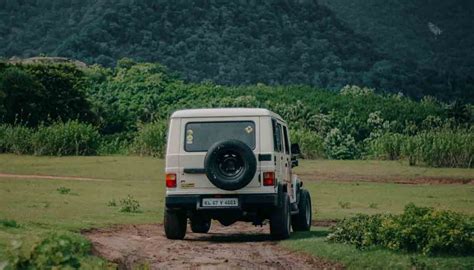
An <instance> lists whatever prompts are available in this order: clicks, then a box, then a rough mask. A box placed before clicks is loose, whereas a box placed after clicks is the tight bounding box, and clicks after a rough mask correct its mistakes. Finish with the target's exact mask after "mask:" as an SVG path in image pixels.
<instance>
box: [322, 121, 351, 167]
mask: <svg viewBox="0 0 474 270" xmlns="http://www.w3.org/2000/svg"><path fill="white" fill-rule="evenodd" d="M324 150H325V152H326V155H327V157H329V158H331V159H354V158H356V157H357V156H358V150H357V146H356V142H355V140H354V138H353V137H352V136H351V135H348V134H342V132H341V131H340V130H339V129H338V128H333V129H332V130H331V131H330V132H329V133H328V134H327V136H326V138H325V139H324Z"/></svg>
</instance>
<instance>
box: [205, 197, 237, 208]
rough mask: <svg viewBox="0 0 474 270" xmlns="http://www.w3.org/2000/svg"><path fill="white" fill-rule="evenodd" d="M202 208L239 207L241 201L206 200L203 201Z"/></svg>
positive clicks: (228, 199) (224, 199)
mask: <svg viewBox="0 0 474 270" xmlns="http://www.w3.org/2000/svg"><path fill="white" fill-rule="evenodd" d="M201 206H202V207H206V208H225V207H239V199H237V198H204V199H202V204H201Z"/></svg>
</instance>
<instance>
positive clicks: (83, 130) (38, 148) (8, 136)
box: [0, 121, 100, 156]
mask: <svg viewBox="0 0 474 270" xmlns="http://www.w3.org/2000/svg"><path fill="white" fill-rule="evenodd" d="M99 138H100V135H99V132H98V131H97V130H96V128H94V127H93V126H92V125H89V124H84V123H80V122H78V121H68V122H65V123H63V122H57V123H55V124H53V125H51V126H39V127H38V128H37V129H32V128H27V127H24V126H10V125H1V126H0V150H1V151H2V152H8V153H15V154H35V155H56V156H61V155H93V154H96V152H97V148H98V146H99V145H98V143H99Z"/></svg>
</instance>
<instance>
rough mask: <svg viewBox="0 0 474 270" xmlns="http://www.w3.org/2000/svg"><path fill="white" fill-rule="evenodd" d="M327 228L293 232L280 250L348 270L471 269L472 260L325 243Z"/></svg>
mask: <svg viewBox="0 0 474 270" xmlns="http://www.w3.org/2000/svg"><path fill="white" fill-rule="evenodd" d="M328 233H329V231H328V229H327V228H314V229H313V230H312V231H311V232H301V233H293V234H292V236H291V239H289V240H285V241H283V242H282V243H281V244H282V245H283V246H284V247H287V248H290V249H293V250H297V251H302V252H305V253H308V254H311V255H316V256H319V257H323V258H326V259H329V260H332V261H337V262H341V263H342V264H343V265H344V266H346V267H347V268H348V269H414V268H415V267H416V269H473V268H474V257H473V256H470V257H428V256H424V255H419V254H408V253H401V252H393V251H389V250H386V249H381V248H373V249H369V250H358V249H357V248H355V247H354V246H352V245H346V244H338V243H328V242H327V241H326V240H325V238H326V235H327V234H328Z"/></svg>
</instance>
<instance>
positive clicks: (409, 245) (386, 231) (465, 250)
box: [328, 204, 474, 255]
mask: <svg viewBox="0 0 474 270" xmlns="http://www.w3.org/2000/svg"><path fill="white" fill-rule="evenodd" d="M331 230H332V233H331V234H330V235H329V236H328V240H330V241H335V242H340V243H348V244H353V245H356V247H358V248H367V247H371V246H383V247H385V248H388V249H391V250H396V251H408V252H420V253H423V254H428V255H436V254H453V255H454V254H455V255H470V254H474V233H473V232H474V218H473V217H471V216H466V215H463V214H459V213H455V212H452V211H438V210H434V209H432V208H428V207H416V206H415V205H413V204H409V205H407V206H406V207H405V210H404V212H403V213H402V214H400V215H372V216H369V215H357V216H355V217H352V218H348V219H344V220H342V221H340V222H339V223H338V224H337V225H336V226H335V227H333V228H332V229H331Z"/></svg>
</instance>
